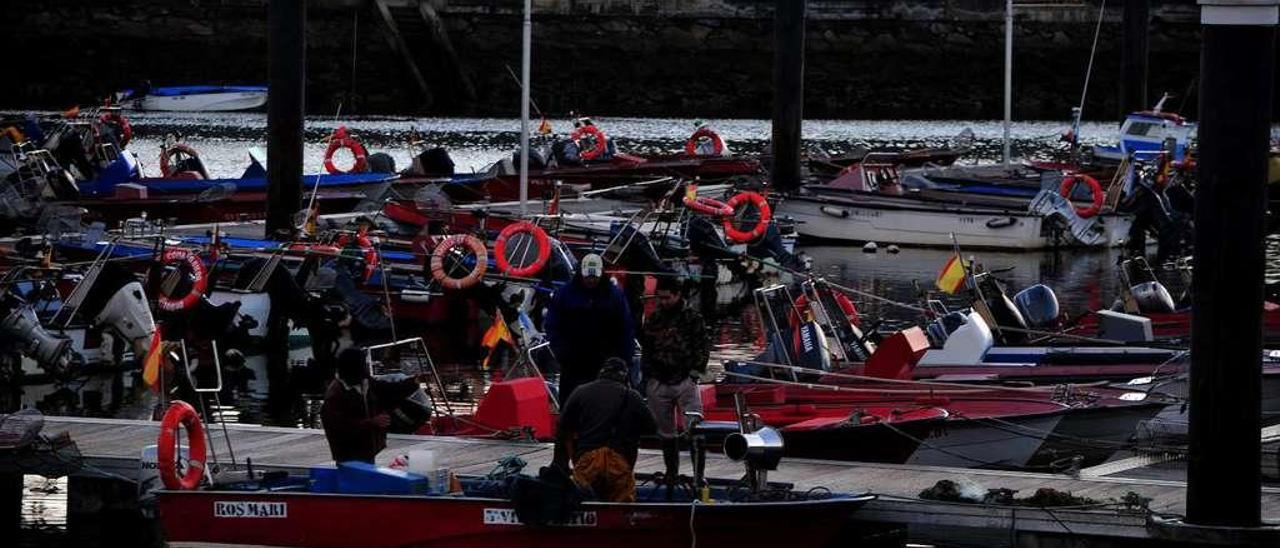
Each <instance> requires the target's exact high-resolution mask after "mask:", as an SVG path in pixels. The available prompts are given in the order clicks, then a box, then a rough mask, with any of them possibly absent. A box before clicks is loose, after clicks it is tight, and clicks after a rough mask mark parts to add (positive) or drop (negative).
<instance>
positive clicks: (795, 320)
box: [787, 291, 862, 326]
mask: <svg viewBox="0 0 1280 548" xmlns="http://www.w3.org/2000/svg"><path fill="white" fill-rule="evenodd" d="M831 295H832V296H833V297H835V299H836V306H839V307H840V311H841V312H843V313H844V317H845V318H848V320H849V323H850V324H852V325H855V326H858V325H862V316H860V315H859V314H858V308H857V307H855V306H854V305H853V301H851V300H849V296H848V295H845V294H844V293H839V292H835V291H832V292H831ZM792 304H793V305H794V306H793V307H792V308H791V311H790V312H788V313H787V319H788V320H789V321H790V322H791V325H799V321H800V319H801V317H800V315H801V314H804V313H805V311H807V310H809V296H808V295H800V296H799V297H796V300H795V301H793V302H792Z"/></svg>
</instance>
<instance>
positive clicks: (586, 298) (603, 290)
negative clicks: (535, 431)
mask: <svg viewBox="0 0 1280 548" xmlns="http://www.w3.org/2000/svg"><path fill="white" fill-rule="evenodd" d="M544 327H545V328H546V332H547V340H548V341H549V342H550V343H551V351H552V352H553V353H555V356H556V361H557V362H559V363H560V402H561V404H564V403H565V402H568V401H569V397H570V396H572V395H573V390H574V389H575V388H577V387H578V385H580V384H583V383H586V382H590V381H592V380H594V379H595V378H596V376H597V375H598V373H599V372H600V365H601V364H603V363H604V361H605V360H607V359H609V358H619V359H621V360H622V361H623V362H624V363H626V364H628V366H629V365H630V363H631V360H632V357H633V356H634V354H635V326H634V325H633V323H632V320H631V310H630V308H629V307H628V306H627V299H626V297H625V296H623V294H622V290H620V289H618V287H617V286H615V285H613V283H612V282H611V281H610V280H609V279H608V278H606V277H605V276H604V261H603V260H602V259H601V258H600V256H599V255H595V254H591V255H587V256H586V257H583V258H582V265H581V267H580V268H579V271H578V274H577V275H575V276H574V277H573V280H572V281H570V282H569V283H568V284H566V285H565V286H564V287H562V288H560V289H557V290H556V293H555V295H554V296H552V298H551V303H550V304H549V305H547V315H546V319H545V321H544Z"/></svg>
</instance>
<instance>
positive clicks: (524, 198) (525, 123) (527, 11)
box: [520, 0, 533, 215]
mask: <svg viewBox="0 0 1280 548" xmlns="http://www.w3.org/2000/svg"><path fill="white" fill-rule="evenodd" d="M523 43H524V50H523V52H522V53H521V56H520V213H521V214H522V215H523V214H524V213H526V212H527V209H528V201H529V72H530V70H529V67H530V64H531V57H532V54H533V51H532V50H533V0H524V37H523Z"/></svg>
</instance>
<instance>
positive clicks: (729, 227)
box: [724, 191, 773, 244]
mask: <svg viewBox="0 0 1280 548" xmlns="http://www.w3.org/2000/svg"><path fill="white" fill-rule="evenodd" d="M747 204H750V205H754V206H755V207H756V210H757V211H759V212H760V219H759V220H757V221H756V225H755V226H754V227H752V229H751V230H749V231H744V230H741V229H739V228H738V227H737V226H736V225H735V224H734V221H736V220H737V212H738V206H743V205H747ZM727 205H728V206H729V209H731V210H733V213H734V214H733V215H729V216H727V217H725V218H724V235H725V237H726V238H728V239H729V241H731V242H734V243H739V244H745V243H750V242H754V241H756V240H759V239H760V238H761V237H762V236H764V233H765V231H766V230H768V229H769V222H770V221H771V220H773V210H772V209H771V208H770V207H769V201H768V200H766V199H765V197H764V196H761V195H760V194H759V193H756V192H751V191H747V192H739V193H738V194H736V195H734V196H733V197H732V198H729V202H728V204H727Z"/></svg>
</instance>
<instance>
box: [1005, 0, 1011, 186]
mask: <svg viewBox="0 0 1280 548" xmlns="http://www.w3.org/2000/svg"><path fill="white" fill-rule="evenodd" d="M1012 120H1013V0H1005V3H1004V165H1005V167H1008V166H1009V126H1010V125H1011V124H1012Z"/></svg>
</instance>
